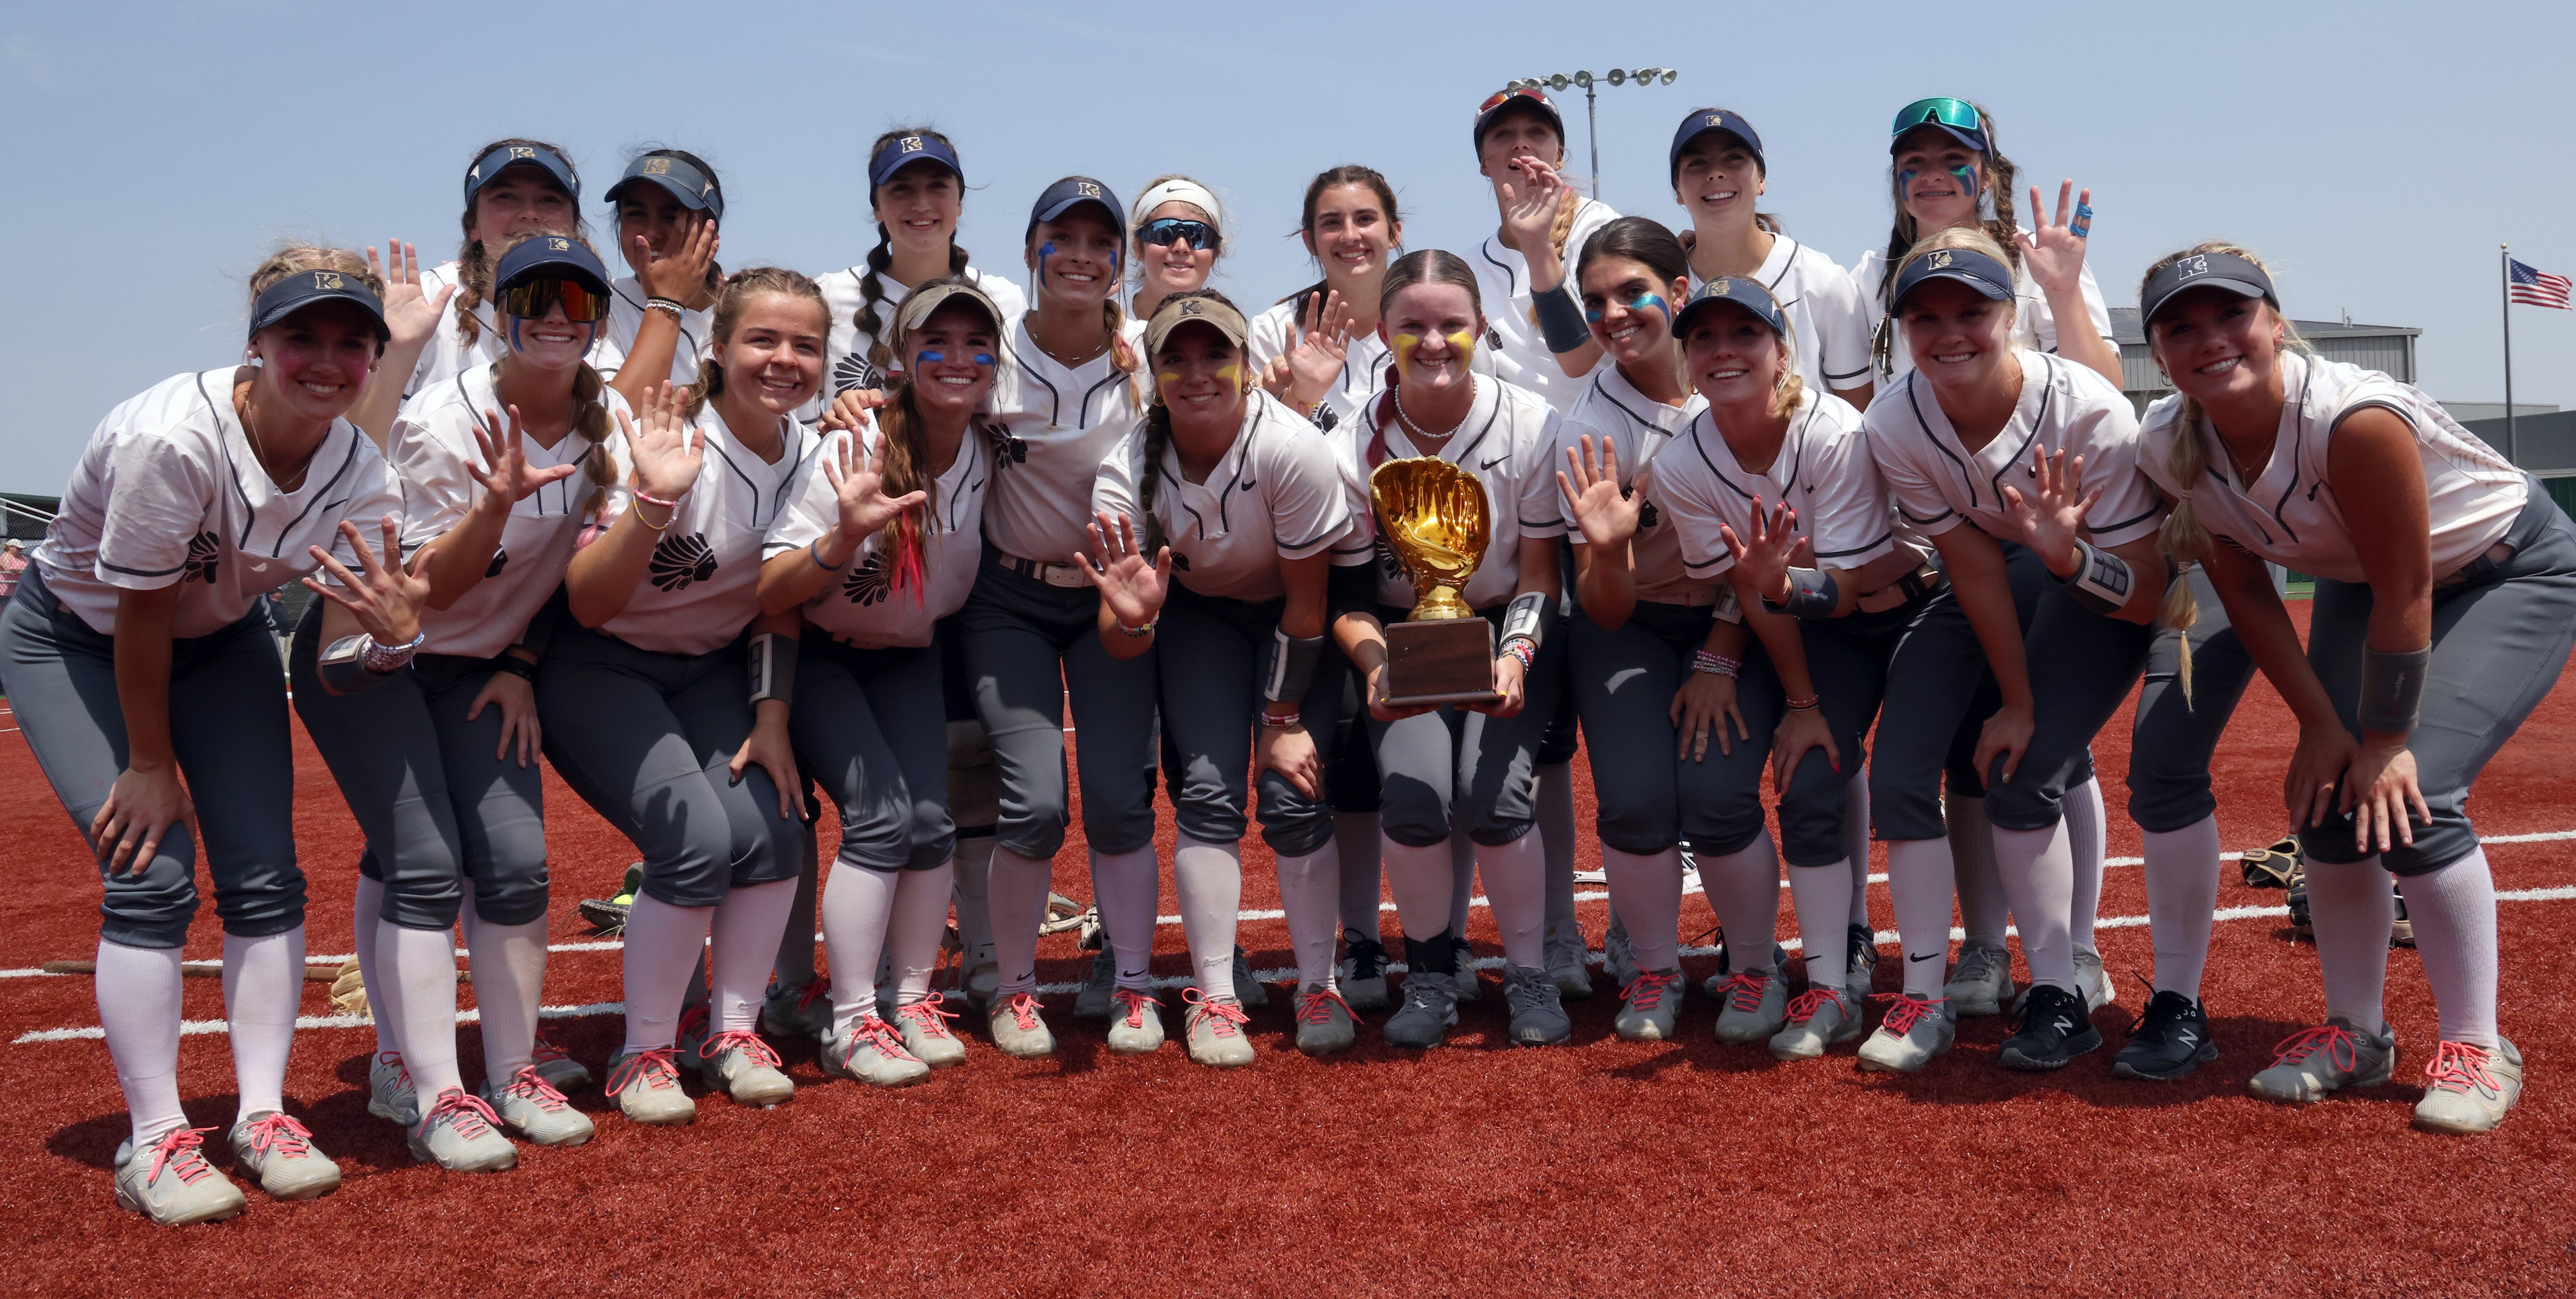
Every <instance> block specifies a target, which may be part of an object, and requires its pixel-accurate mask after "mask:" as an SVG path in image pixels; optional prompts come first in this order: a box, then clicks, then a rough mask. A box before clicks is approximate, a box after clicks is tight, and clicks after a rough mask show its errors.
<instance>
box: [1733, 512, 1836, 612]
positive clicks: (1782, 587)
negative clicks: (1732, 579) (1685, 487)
mask: <svg viewBox="0 0 2576 1299" xmlns="http://www.w3.org/2000/svg"><path fill="white" fill-rule="evenodd" d="M1717 535H1718V538H1719V539H1720V540H1722V541H1724V542H1725V543H1726V549H1727V552H1728V553H1729V554H1732V555H1734V556H1735V569H1736V571H1737V572H1738V573H1741V574H1743V576H1744V581H1745V583H1746V584H1747V585H1749V586H1751V587H1752V588H1753V591H1754V593H1755V594H1757V595H1759V596H1761V597H1762V598H1763V599H1765V600H1769V601H1770V602H1771V603H1773V604H1787V603H1788V602H1789V570H1790V569H1792V568H1796V567H1798V566H1799V561H1800V560H1804V559H1810V558H1811V557H1812V556H1813V554H1814V552H1815V548H1814V547H1813V546H1812V545H1810V544H1808V541H1807V539H1806V538H1805V537H1802V536H1799V535H1798V512H1797V510H1795V509H1793V508H1791V507H1790V505H1789V503H1788V502H1787V501H1782V502H1780V503H1779V504H1778V505H1776V506H1773V507H1772V508H1771V510H1770V512H1769V514H1768V516H1767V517H1766V516H1765V514H1764V511H1763V509H1762V498H1761V497H1759V496H1756V497H1754V498H1753V539H1752V540H1750V541H1747V540H1745V539H1744V538H1742V537H1740V536H1737V535H1736V532H1735V525H1733V524H1730V523H1721V524H1719V525H1717Z"/></svg>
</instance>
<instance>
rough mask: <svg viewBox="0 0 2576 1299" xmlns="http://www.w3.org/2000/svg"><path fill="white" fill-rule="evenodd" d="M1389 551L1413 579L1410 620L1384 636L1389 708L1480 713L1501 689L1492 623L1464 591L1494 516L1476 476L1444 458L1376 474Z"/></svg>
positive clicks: (1373, 483) (1372, 479)
mask: <svg viewBox="0 0 2576 1299" xmlns="http://www.w3.org/2000/svg"><path fill="white" fill-rule="evenodd" d="M1369 498H1370V500H1371V501H1372V502H1373V503H1374V504H1375V505H1376V506H1377V517H1378V520H1379V522H1380V524H1381V525H1382V526H1383V527H1384V528H1385V531H1386V544H1387V548H1388V549H1390V550H1392V551H1394V552H1395V557H1396V560H1397V561H1398V562H1400V563H1402V564H1403V565H1404V569H1405V571H1406V572H1408V573H1410V574H1412V575H1413V582H1414V588H1415V593H1416V595H1417V596H1418V597H1419V598H1418V599H1417V600H1415V602H1414V605H1413V616H1412V618H1411V620H1409V621H1406V622H1400V623H1396V624H1394V625H1392V626H1390V627H1388V628H1387V629H1386V693H1387V700H1386V701H1387V702H1388V703H1390V704H1394V705H1398V706H1412V705H1420V704H1462V703H1463V704H1480V703H1487V702H1491V701H1493V700H1496V699H1500V698H1502V696H1501V695H1500V694H1498V693H1496V692H1495V690H1494V624H1492V623H1490V622H1488V621H1486V620H1485V619H1483V618H1480V617H1477V616H1476V611H1475V610H1474V609H1473V608H1471V607H1469V605H1468V604H1467V602H1466V600H1464V599H1462V598H1460V596H1459V592H1460V591H1461V590H1463V589H1464V588H1465V587H1466V585H1467V579H1468V578H1470V577H1473V576H1475V573H1476V567H1477V565H1479V564H1481V563H1483V562H1484V559H1485V547H1486V545H1487V543H1488V542H1489V541H1490V540H1491V539H1492V522H1491V520H1492V510H1491V509H1490V508H1489V507H1488V506H1487V504H1486V501H1485V488H1484V485H1483V484H1482V483H1479V482H1477V481H1476V477H1475V475H1473V474H1470V473H1468V472H1466V471H1465V470H1463V469H1460V468H1459V467H1458V466H1456V465H1453V464H1451V463H1449V462H1448V461H1446V460H1443V459H1441V458H1439V457H1438V456H1416V457H1413V458H1411V459H1406V460H1389V461H1387V462H1386V463H1385V464H1382V465H1379V466H1378V467H1377V471H1376V472H1375V473H1372V474H1370V475H1369Z"/></svg>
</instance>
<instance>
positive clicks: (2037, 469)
mask: <svg viewBox="0 0 2576 1299" xmlns="http://www.w3.org/2000/svg"><path fill="white" fill-rule="evenodd" d="M2030 477H2031V495H2029V496H2024V495H2022V492H2021V489H2020V488H2018V487H2011V486H2007V487H2005V488H2004V489H2003V496H2004V517H2005V518H2006V519H2009V520H2011V522H2012V526H2013V528H2014V529H2015V530H2016V531H2018V532H2019V533H2020V534H2021V535H2020V537H2019V538H2018V540H2019V541H2020V542H2021V544H2023V545H2025V546H2028V547H2030V549H2031V553H2033V554H2035V555H2037V556H2039V559H2040V562H2041V563H2044V564H2046V565H2048V571H2049V572H2052V573H2056V574H2058V575H2060V576H2064V575H2066V574H2069V573H2072V572H2074V571H2075V563H2076V553H2075V543H2076V541H2077V540H2078V539H2080V538H2081V537H2082V536H2083V535H2084V516H2085V514H2086V513H2088V512H2089V511H2091V510H2092V508H2093V502H2095V501H2098V500H2100V499H2102V489H2101V488H2099V487H2096V488H2094V489H2093V490H2092V491H2090V492H2087V491H2085V490H2084V457H2082V456H2077V457H2075V458H2074V459H2073V460H2069V459H2067V458H2066V449H2065V448H2064V447H2060V448H2058V449H2057V452H2056V453H2055V454H2054V455H2052V454H2050V453H2048V452H2046V451H2034V452H2032V453H2031V457H2030Z"/></svg>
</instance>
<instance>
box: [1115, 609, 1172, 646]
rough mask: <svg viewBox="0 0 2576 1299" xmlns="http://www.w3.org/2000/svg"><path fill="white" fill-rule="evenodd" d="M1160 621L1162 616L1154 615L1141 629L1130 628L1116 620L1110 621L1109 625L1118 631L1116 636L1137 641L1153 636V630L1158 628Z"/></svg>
mask: <svg viewBox="0 0 2576 1299" xmlns="http://www.w3.org/2000/svg"><path fill="white" fill-rule="evenodd" d="M1162 621H1163V615H1162V614H1160V613H1156V614H1155V615H1154V616H1153V617H1152V618H1151V619H1149V620H1147V621H1146V623H1145V625H1144V626H1142V627H1130V626H1128V625H1127V624H1125V623H1123V622H1120V621H1118V620H1117V619H1116V618H1112V619H1110V620H1109V625H1111V626H1113V627H1116V628H1117V629H1118V634H1119V635H1121V636H1130V637H1133V638H1135V639H1137V640H1143V639H1145V638H1146V637H1148V636H1151V635H1153V634H1154V628H1156V627H1157V626H1160V625H1161V624H1162Z"/></svg>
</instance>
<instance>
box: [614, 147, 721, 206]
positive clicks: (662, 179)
mask: <svg viewBox="0 0 2576 1299" xmlns="http://www.w3.org/2000/svg"><path fill="white" fill-rule="evenodd" d="M639 181H640V182H643V183H645V184H649V185H659V186H661V187H662V188H663V189H665V190H668V191H670V194H671V197H673V198H675V199H678V200H680V206H682V207H684V208H687V209H688V210H690V211H692V212H704V213H706V214H707V217H708V219H710V220H715V221H722V220H724V191H723V190H720V189H717V188H716V178H715V177H713V176H710V175H708V174H706V173H705V172H703V171H700V170H699V169H698V168H697V167H696V166H695V165H694V164H692V163H691V162H690V161H689V160H688V159H686V158H674V157H672V156H671V155H669V154H667V153H648V154H644V155H642V156H641V157H638V158H636V159H635V161H633V162H630V163H628V164H626V174H625V175H623V176H620V177H618V178H617V183H616V184H614V185H611V186H609V187H608V201H609V202H610V203H612V204H613V203H615V202H616V201H617V196H618V194H619V193H620V192H622V191H624V190H625V188H626V187H627V186H629V185H632V184H635V183H637V182H639Z"/></svg>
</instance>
